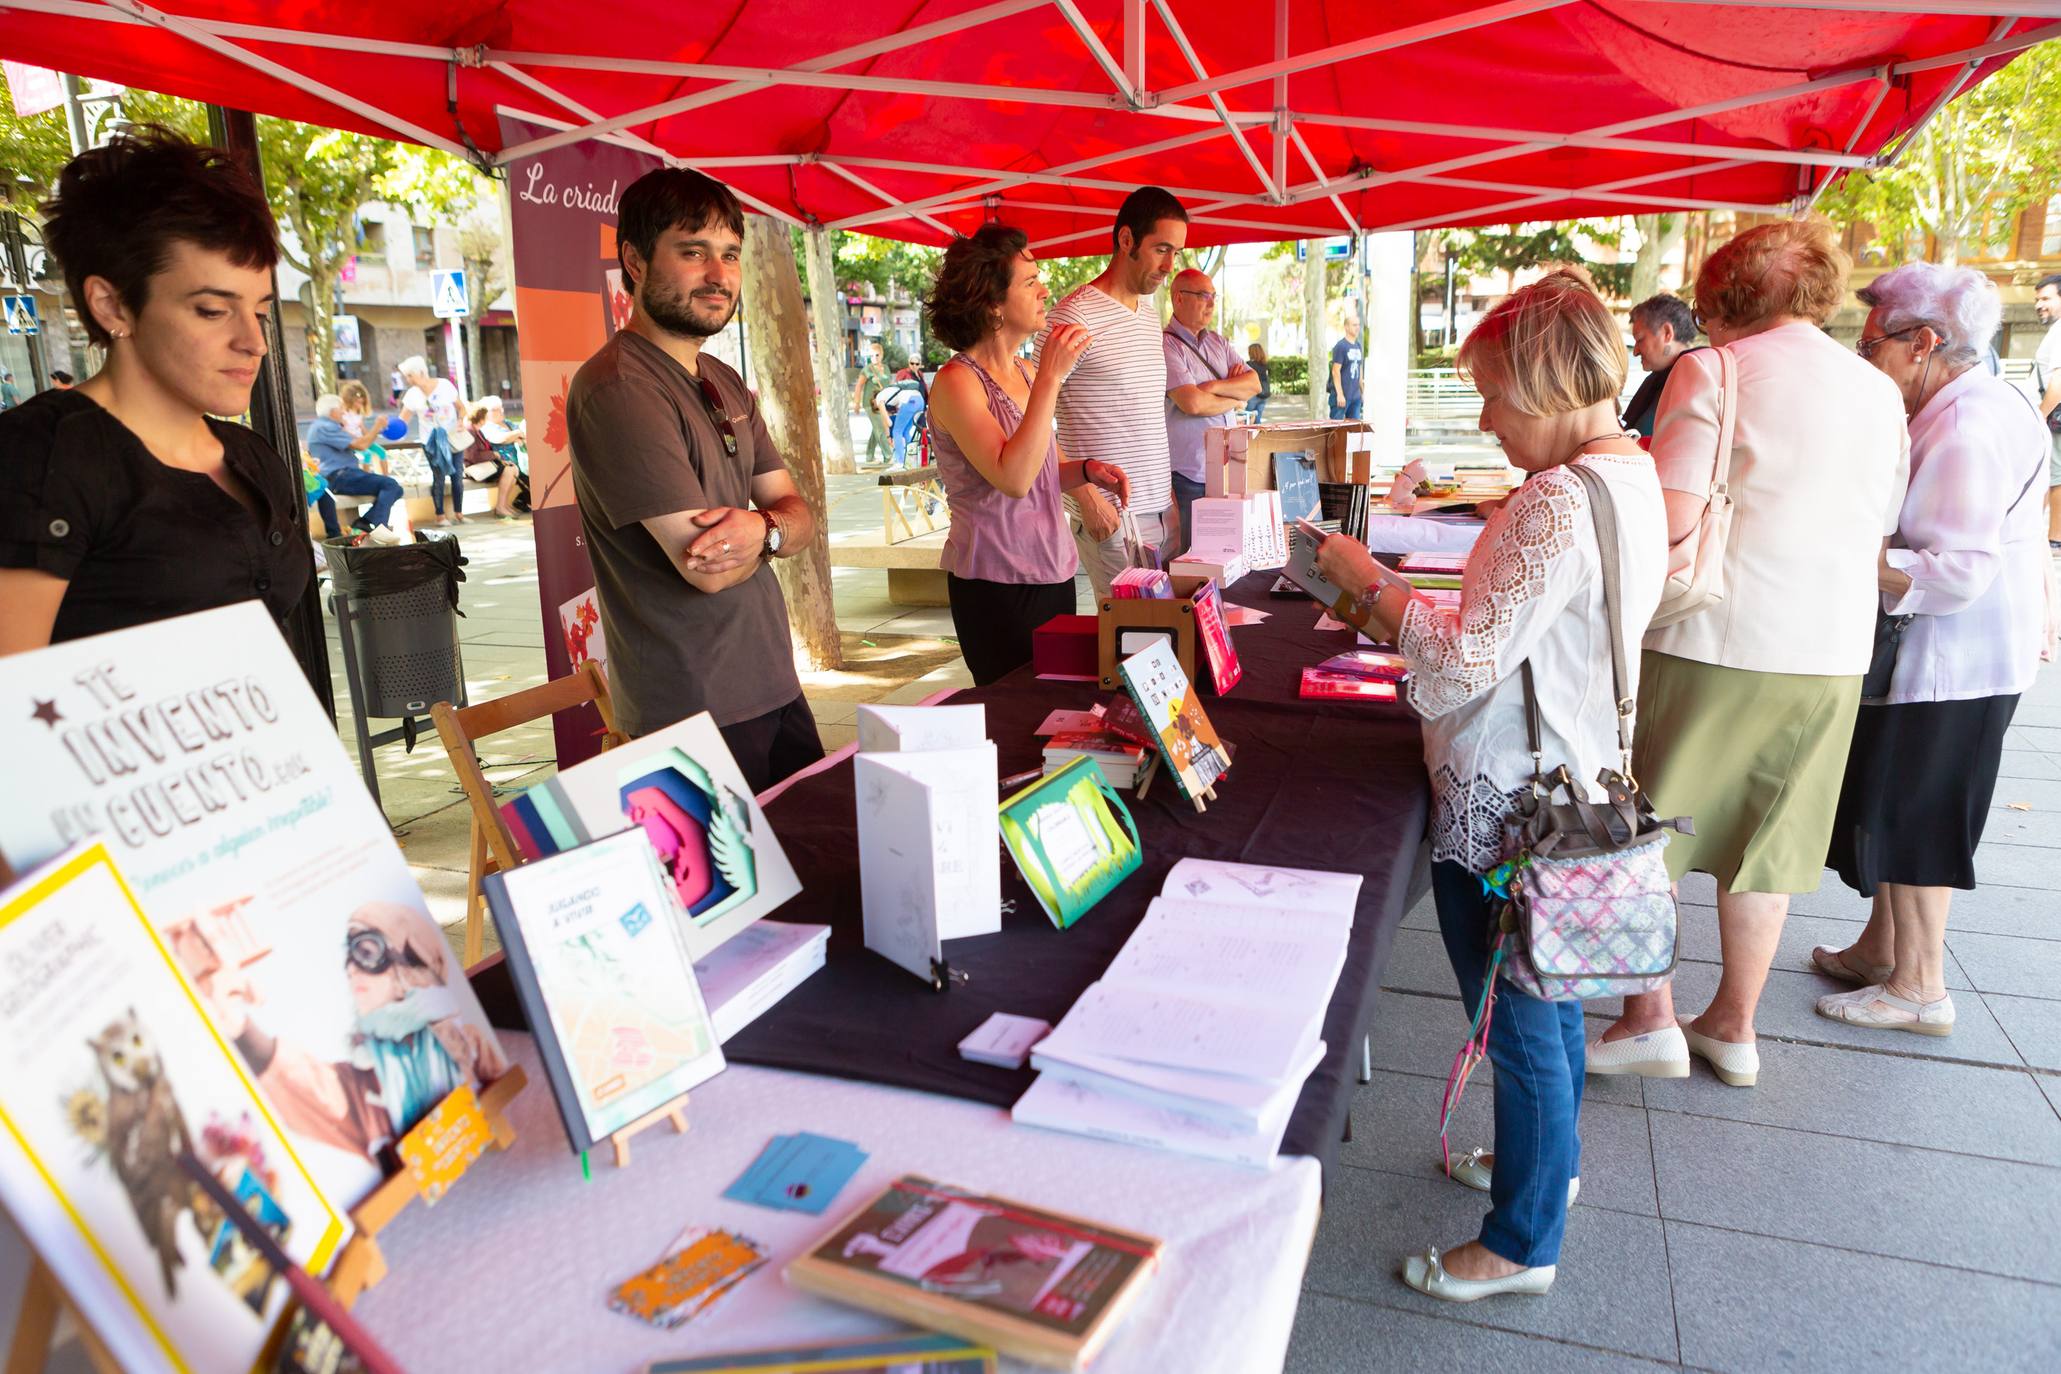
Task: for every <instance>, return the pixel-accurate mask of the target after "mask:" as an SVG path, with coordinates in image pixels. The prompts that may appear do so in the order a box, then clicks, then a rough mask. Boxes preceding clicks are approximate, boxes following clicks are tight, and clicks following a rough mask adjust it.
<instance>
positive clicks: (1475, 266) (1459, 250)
mask: <svg viewBox="0 0 2061 1374" xmlns="http://www.w3.org/2000/svg"><path fill="white" fill-rule="evenodd" d="M1622 233H1623V227H1622V225H1621V223H1620V222H1619V221H1617V220H1533V221H1530V222H1528V223H1524V224H1506V225H1490V226H1484V227H1482V228H1478V229H1452V230H1448V231H1447V233H1446V236H1445V239H1446V251H1447V252H1449V253H1451V254H1452V255H1453V257H1454V259H1455V260H1456V261H1457V262H1458V263H1459V270H1460V272H1461V273H1462V274H1463V275H1468V276H1490V275H1493V274H1495V273H1501V274H1502V275H1503V279H1504V281H1505V283H1506V284H1509V283H1513V282H1514V281H1515V279H1516V276H1517V274H1518V273H1519V272H1522V271H1525V270H1526V269H1528V268H1533V267H1546V266H1550V265H1558V264H1561V263H1568V264H1572V265H1575V266H1579V267H1582V268H1583V269H1585V270H1586V271H1587V272H1588V273H1589V275H1590V276H1591V277H1592V278H1593V279H1594V280H1595V283H1596V287H1597V289H1598V290H1600V291H1601V292H1603V294H1604V295H1606V296H1622V295H1624V293H1625V292H1626V290H1628V289H1629V288H1630V286H1631V278H1632V266H1633V265H1632V264H1631V263H1628V262H1617V263H1608V262H1595V261H1593V260H1591V259H1590V258H1589V257H1588V256H1587V255H1586V254H1585V253H1584V252H1583V251H1582V244H1583V243H1584V242H1587V243H1591V244H1595V245H1597V246H1599V247H1605V248H1614V247H1616V246H1617V244H1618V243H1619V241H1620V239H1621V236H1622Z"/></svg>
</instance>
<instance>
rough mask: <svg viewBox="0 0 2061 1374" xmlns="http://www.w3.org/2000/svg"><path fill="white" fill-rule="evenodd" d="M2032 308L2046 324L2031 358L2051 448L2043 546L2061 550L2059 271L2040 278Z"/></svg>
mask: <svg viewBox="0 0 2061 1374" xmlns="http://www.w3.org/2000/svg"><path fill="white" fill-rule="evenodd" d="M2032 308H2033V310H2034V311H2035V312H2036V313H2037V314H2038V315H2039V317H2040V323H2041V324H2044V325H2045V326H2046V327H2047V335H2046V337H2045V338H2043V339H2041V340H2040V347H2039V352H2037V353H2035V354H2033V358H2032V378H2033V385H2034V386H2035V387H2037V388H2038V393H2039V394H2038V395H2037V396H2036V397H2035V398H2034V402H2033V403H2034V405H2035V406H2036V407H2037V408H2038V409H2039V413H2040V418H2041V419H2043V420H2045V421H2046V422H2047V434H2048V442H2049V443H2050V444H2051V445H2052V451H2053V456H2052V458H2051V459H2050V460H2049V466H2048V469H2047V547H2049V548H2054V549H2061V273H2056V274H2055V275H2054V276H2051V277H2042V278H2041V279H2040V284H2039V289H2038V291H2037V293H2036V294H2035V295H2034V296H2033V298H2032Z"/></svg>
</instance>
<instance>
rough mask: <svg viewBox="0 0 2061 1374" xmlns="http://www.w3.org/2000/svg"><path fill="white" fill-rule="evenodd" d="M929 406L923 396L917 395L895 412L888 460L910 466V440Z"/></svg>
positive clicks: (889, 435) (889, 441)
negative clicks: (917, 423)
mask: <svg viewBox="0 0 2061 1374" xmlns="http://www.w3.org/2000/svg"><path fill="white" fill-rule="evenodd" d="M928 408H929V407H928V406H926V405H925V404H924V401H923V398H922V397H920V396H917V397H912V398H911V399H909V400H906V401H904V402H902V408H901V409H900V410H897V411H896V412H895V418H894V423H893V424H892V425H890V426H889V427H888V448H889V450H890V452H889V454H888V461H889V462H890V463H892V464H894V465H895V466H896V467H898V468H905V467H907V466H909V441H910V440H911V439H914V438H915V437H916V422H917V421H918V420H921V419H922V418H923V412H924V411H925V410H927V409H928Z"/></svg>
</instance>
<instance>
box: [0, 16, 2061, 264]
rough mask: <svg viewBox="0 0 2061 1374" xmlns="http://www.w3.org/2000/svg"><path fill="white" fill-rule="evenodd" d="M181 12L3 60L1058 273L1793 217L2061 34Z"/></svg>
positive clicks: (1766, 23)
mask: <svg viewBox="0 0 2061 1374" xmlns="http://www.w3.org/2000/svg"><path fill="white" fill-rule="evenodd" d="M163 3H164V6H165V7H164V8H163V9H157V8H152V7H150V6H146V5H144V4H141V3H137V0H0V56H5V57H8V58H10V59H14V60H18V61H26V62H32V63H37V64H40V65H43V66H48V67H55V68H58V69H60V70H64V71H70V72H77V73H81V74H83V75H87V76H94V77H100V78H104V79H107V80H111V81H116V82H121V83H123V84H128V85H135V86H140V87H144V88H147V89H152V90H160V91H166V92H169V93H171V94H175V95H183V96H191V97H195V98H199V99H204V100H209V101H213V102H216V103H220V104H226V105H233V106H238V107H241V108H245V109H252V110H256V111H258V112H260V113H264V114H272V115H281V116H286V117H290V118H294V119H299V120H304V121H307V122H310V123H315V124H324V125H332V126H335V127H339V128H346V129H356V130H360V131H363V132H367V133H377V134H383V135H386V136H389V137H399V138H407V139H413V140H415V141H418V142H423V143H430V144H434V145H436V146H440V147H446V148H448V149H452V150H455V151H463V149H464V148H465V147H466V146H467V145H470V146H472V147H475V148H477V149H478V150H480V151H481V152H482V153H483V154H485V155H487V156H490V157H494V158H496V159H497V160H498V159H504V158H505V159H507V160H510V161H513V160H515V157H518V156H520V154H521V153H522V152H523V151H524V150H523V148H522V147H521V146H518V147H515V148H505V147H503V146H502V141H501V135H500V129H501V124H500V121H499V119H498V118H497V114H498V113H499V112H502V111H508V112H515V113H521V114H525V115H529V116H531V117H532V118H539V117H541V119H542V121H543V122H546V123H547V124H548V123H551V122H554V121H555V122H556V123H557V124H560V125H564V126H566V127H567V129H568V131H569V135H570V134H571V132H572V131H573V130H574V129H575V127H576V126H586V127H588V128H589V129H592V126H595V125H597V124H599V125H602V126H603V127H602V128H601V129H600V130H595V131H594V132H597V133H605V134H606V135H607V136H609V137H612V138H616V139H619V140H627V141H634V142H637V143H639V144H640V145H648V146H651V147H655V148H657V149H660V150H663V151H664V152H666V153H668V154H671V155H673V156H676V157H678V158H680V159H681V160H683V161H685V162H686V163H688V164H690V165H693V166H697V167H701V168H703V169H704V170H707V171H709V172H710V173H712V174H713V175H716V176H718V177H721V178H722V179H723V180H725V181H727V182H729V183H730V184H731V185H732V186H734V187H735V188H736V189H737V190H738V191H739V192H740V193H741V194H742V195H744V196H745V197H747V198H748V199H749V200H750V201H751V202H752V204H753V205H754V206H755V207H756V208H760V209H764V210H768V211H771V212H773V213H777V214H781V215H784V216H789V217H793V218H797V219H801V220H817V221H822V222H825V223H829V224H833V225H837V226H840V227H846V228H863V229H865V230H866V231H867V232H869V233H874V234H882V235H887V236H890V237H896V238H905V239H914V240H922V241H929V242H942V241H943V240H944V238H945V236H946V234H947V232H948V231H961V232H963V231H966V230H969V229H971V228H972V227H974V226H976V225H978V224H979V223H980V222H981V221H982V220H983V219H984V218H986V217H988V216H989V215H990V214H991V213H994V214H999V215H1000V216H1002V217H1004V218H1007V219H1008V220H1009V221H1010V222H1011V223H1015V224H1019V225H1021V226H1023V227H1025V228H1026V229H1028V230H1029V231H1030V233H1031V237H1032V239H1033V241H1034V242H1035V243H1037V244H1039V245H1040V246H1042V247H1044V248H1045V249H1046V250H1047V251H1052V252H1062V253H1064V252H1092V251H1096V249H1097V248H1098V247H1099V245H1100V244H1101V243H1102V242H1104V239H1103V235H1105V234H1106V233H1107V230H1108V223H1109V219H1110V215H1111V212H1112V211H1113V209H1114V207H1115V205H1116V204H1117V203H1118V202H1119V201H1120V200H1121V199H1122V197H1123V195H1124V193H1125V192H1126V191H1127V190H1128V189H1129V188H1130V187H1131V186H1134V185H1137V184H1140V183H1148V182H1149V183H1156V184H1159V185H1162V186H1166V187H1167V188H1169V189H1170V190H1173V191H1174V192H1175V193H1176V194H1178V195H1179V196H1180V197H1181V198H1182V199H1183V200H1184V201H1185V202H1186V203H1187V205H1188V207H1189V210H1190V212H1191V214H1193V215H1194V216H1195V220H1194V223H1193V226H1192V228H1191V232H1190V241H1191V242H1194V243H1198V244H1203V243H1214V242H1223V241H1226V240H1240V239H1276V238H1284V237H1298V236H1310V235H1320V234H1336V233H1344V232H1348V231H1349V230H1351V229H1354V228H1359V229H1368V230H1377V229H1406V228H1417V227H1426V226H1433V225H1458V224H1469V223H1499V222H1505V221H1509V220H1518V219H1554V218H1569V217H1575V216H1583V215H1598V214H1617V213H1635V212H1639V211H1644V210H1650V209H1654V208H1670V207H1687V208H1739V209H1754V210H1767V211H1780V210H1786V209H1788V208H1790V207H1791V206H1792V205H1793V204H1794V203H1796V201H1797V199H1798V197H1804V198H1808V197H1809V196H1810V195H1811V193H1812V192H1813V191H1815V190H1817V189H1820V188H1821V187H1822V186H1823V184H1824V183H1825V182H1826V181H1827V179H1828V178H1829V177H1830V176H1832V175H1835V174H1836V172H1837V171H1838V170H1839V169H1840V168H1843V167H1851V166H1858V165H1862V164H1863V163H1864V162H1865V161H1866V160H1867V159H1868V158H1869V157H1870V156H1872V155H1874V154H1876V153H1878V152H1880V151H1881V150H1882V149H1884V148H1885V147H1886V146H1890V145H1892V144H1893V143H1894V141H1895V140H1897V139H1898V138H1899V137H1900V136H1902V135H1904V134H1906V133H1908V132H1909V131H1910V130H1911V129H1912V128H1914V127H1915V126H1916V125H1917V124H1919V123H1920V122H1921V121H1922V120H1923V119H1924V118H1925V117H1926V116H1927V114H1928V113H1929V112H1930V111H1931V110H1933V109H1934V108H1936V107H1937V106H1938V105H1939V104H1940V103H1941V102H1943V101H1944V100H1946V99H1948V98H1950V97H1951V96H1952V95H1953V94H1954V93H1955V92H1957V91H1960V90H1963V89H1965V88H1966V87H1967V85H1968V84H1970V83H1972V82H1974V81H1978V80H1980V79H1981V78H1982V77H1983V76H1984V75H1986V74H1987V73H1988V72H1989V71H1991V70H1993V69H1994V68H1995V67H1996V66H1997V65H2000V64H2001V63H2002V62H2004V61H2007V60H2008V59H2009V57H2010V55H2011V54H2013V53H2015V52H2017V51H2019V50H2021V49H2022V48H2024V47H2027V46H2030V45H2031V44H2032V43H2034V42H2037V41H2039V40H2041V39H2044V38H2049V37H2055V36H2057V35H2061V23H2056V22H2054V21H2055V20H2057V19H2061V0H1873V3H1867V2H1866V0H1790V3H1789V4H1787V5H1777V4H1774V3H1771V0H1719V2H1718V3H1711V2H1709V0H1702V2H1699V3H1684V2H1680V0H1501V2H1500V3H1492V4H1483V3H1477V2H1476V0H1390V2H1389V3H1384V4H1380V5H1374V4H1369V3H1365V0H1359V2H1358V3H1355V2H1354V0H1274V3H1271V4H1270V3H1268V0H1248V3H1244V4H1233V3H1223V2H1222V0H998V2H997V3H989V4H977V3H973V2H972V0H843V2H842V3H837V4H828V3H823V0H707V2H706V3H694V4H683V3H663V2H662V0H586V2H585V3H576V4H575V3H566V0H437V2H436V3H433V4H426V5H414V6H403V5H382V4H367V3H365V0H348V2H346V0H163ZM511 155H513V156H511Z"/></svg>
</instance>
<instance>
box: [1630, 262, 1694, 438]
mask: <svg viewBox="0 0 2061 1374" xmlns="http://www.w3.org/2000/svg"><path fill="white" fill-rule="evenodd" d="M1696 333H1697V330H1696V312H1695V311H1693V310H1691V309H1690V308H1689V303H1688V302H1687V301H1685V300H1683V299H1682V298H1681V297H1680V296H1670V295H1665V294H1662V295H1658V296H1653V297H1649V298H1648V299H1646V300H1643V301H1640V302H1639V303H1638V304H1637V305H1635V306H1633V307H1632V352H1634V353H1636V354H1638V355H1639V366H1641V367H1643V368H1645V369H1646V376H1645V379H1644V380H1643V381H1641V382H1640V383H1639V389H1638V390H1637V391H1634V392H1633V393H1632V399H1631V402H1630V403H1629V404H1628V405H1626V406H1625V408H1624V427H1625V428H1626V429H1629V430H1631V431H1633V432H1634V433H1636V434H1638V435H1639V436H1641V437H1642V438H1646V439H1651V438H1652V437H1653V419H1654V416H1655V415H1657V414H1658V413H1659V411H1660V393H1661V390H1662V388H1664V387H1665V386H1666V385H1667V374H1668V372H1669V371H1670V370H1671V369H1672V368H1673V367H1674V365H1675V359H1677V358H1679V357H1681V356H1682V355H1683V354H1684V353H1686V352H1688V351H1689V350H1690V349H1692V348H1694V347H1695V346H1696Z"/></svg>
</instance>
